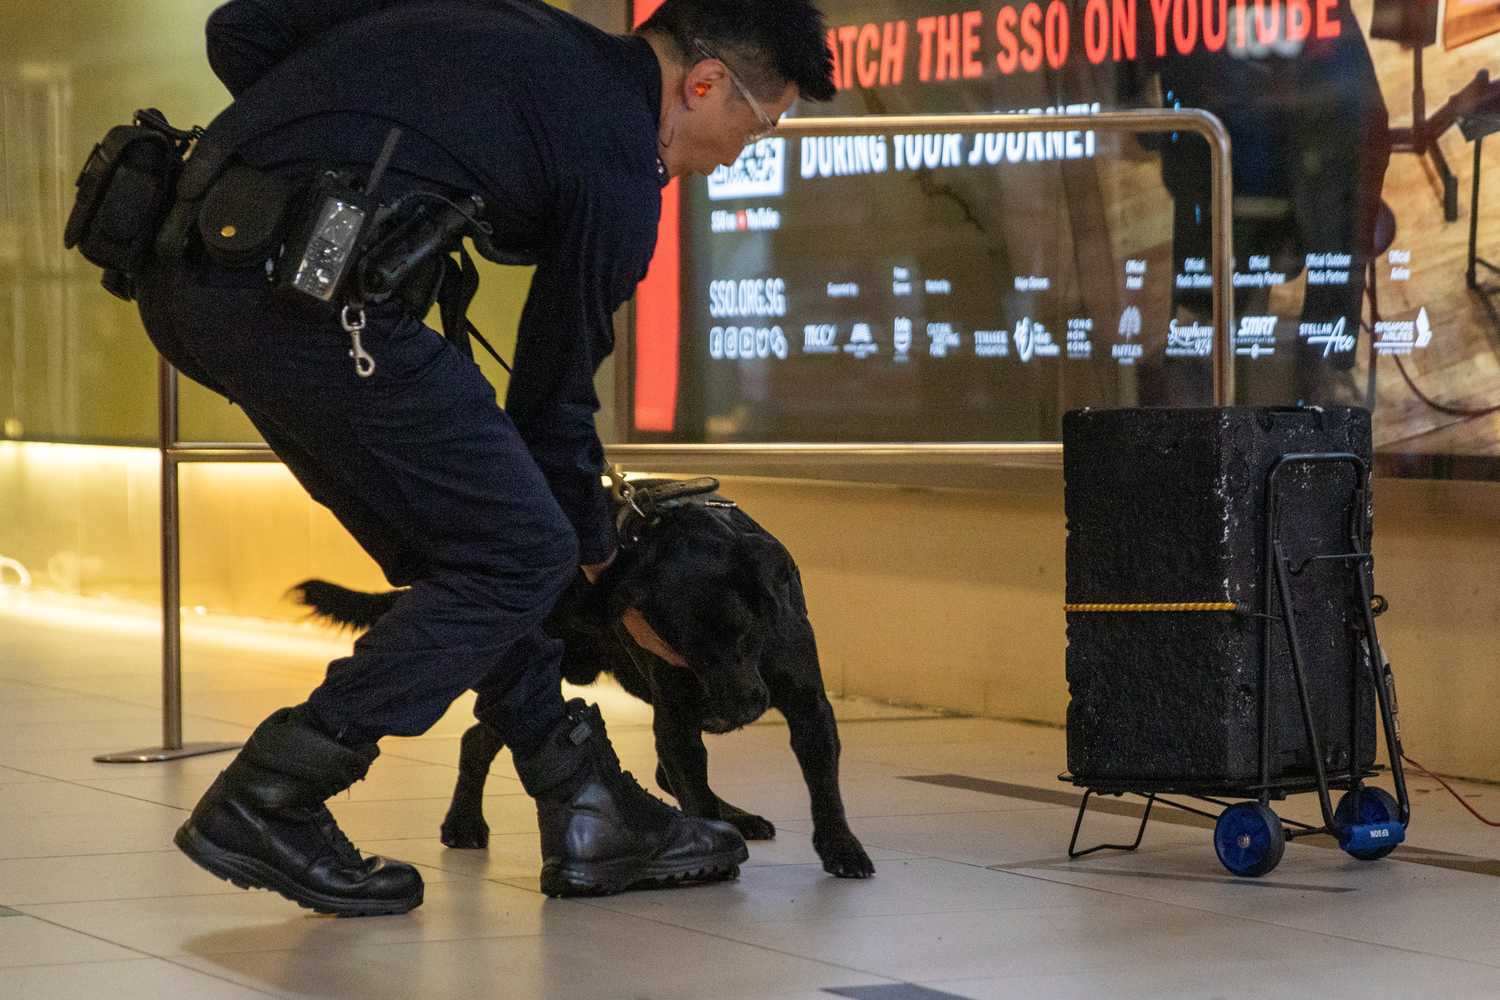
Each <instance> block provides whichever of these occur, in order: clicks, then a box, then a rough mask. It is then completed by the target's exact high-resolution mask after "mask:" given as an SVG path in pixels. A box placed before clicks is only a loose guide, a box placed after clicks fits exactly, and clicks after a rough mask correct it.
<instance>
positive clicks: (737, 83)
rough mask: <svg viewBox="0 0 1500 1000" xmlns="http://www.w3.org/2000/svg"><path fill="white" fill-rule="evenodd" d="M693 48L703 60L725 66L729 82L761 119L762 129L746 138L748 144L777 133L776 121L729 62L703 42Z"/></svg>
mask: <svg viewBox="0 0 1500 1000" xmlns="http://www.w3.org/2000/svg"><path fill="white" fill-rule="evenodd" d="M693 47H694V48H696V49H697V50H698V54H699V55H701V56H702V57H703V58H705V59H717V60H718V61H719V62H720V63H722V64H723V66H724V72H726V73H728V74H729V82H730V83H732V84H734V88H735V89H736V90H738V91H739V92H740V96H741V97H743V98H744V99H745V103H746V104H748V105H750V110H751V111H754V112H755V117H757V118H759V119H760V124H761V127H760V128H759V129H757V130H756V131H754V132H751V133H750V135H749V136H748V137H746V140H745V141H746V143H747V144H748V143H752V142H757V141H759V140H761V139H764V138H765V137H766V136H768V135H770V134H771V133H772V132H774V131H776V121H775V119H773V118H772V117H771V116H770V115H768V114H766V109H765V106H764V105H762V104H761V103H760V102H759V101H757V100H756V99H755V95H754V94H752V93H750V88H749V87H747V86H745V84H744V81H742V80H741V79H740V78H739V74H737V73H735V71H734V69H733V68H732V67H731V66H730V65H729V64H728V63H727V62H724V60H723V59H721V58H719V57H718V56H716V55H714V53H713V50H712V49H710V48H709V47H708V46H707V45H704V44H703V43H702V42H701V41H695V42H693Z"/></svg>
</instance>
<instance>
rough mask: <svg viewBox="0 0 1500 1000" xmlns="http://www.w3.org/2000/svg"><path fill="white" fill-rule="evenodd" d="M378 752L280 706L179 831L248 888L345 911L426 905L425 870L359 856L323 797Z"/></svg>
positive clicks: (199, 856) (180, 840)
mask: <svg viewBox="0 0 1500 1000" xmlns="http://www.w3.org/2000/svg"><path fill="white" fill-rule="evenodd" d="M379 753H380V751H379V749H377V748H376V746H375V744H373V743H371V744H369V745H367V746H361V747H347V746H344V745H343V744H342V743H339V742H337V741H336V740H334V739H332V738H331V737H329V736H328V735H327V734H325V733H324V732H323V731H322V730H320V729H318V728H316V727H315V726H313V724H312V723H311V722H309V721H308V720H307V719H306V718H305V716H304V715H303V713H302V711H301V710H299V709H295V708H283V709H280V710H279V711H277V712H274V713H272V715H271V717H270V718H268V719H266V721H265V722H262V723H261V724H260V725H259V726H258V727H257V728H256V730H255V732H254V733H252V734H251V735H250V739H249V741H248V742H247V743H246V744H245V747H244V749H243V750H241V751H240V755H239V756H238V757H236V758H235V759H234V762H233V763H231V764H230V765H229V767H228V768H226V769H225V770H224V771H223V772H222V773H221V774H220V775H219V777H218V779H217V780H215V781H214V783H213V785H212V786H210V787H209V789H208V791H207V793H205V794H204V796H203V798H202V800H201V801H199V803H198V807H197V808H196V809H194V810H193V815H192V816H190V817H188V821H187V822H186V823H184V824H182V826H181V827H180V828H179V829H178V831H177V836H176V837H175V838H173V839H174V841H175V843H176V844H177V846H178V848H180V849H181V851H182V853H184V854H186V855H187V856H188V857H190V858H192V859H193V860H194V861H196V862H197V863H198V864H199V865H201V866H202V867H204V868H206V869H208V870H209V871H210V872H212V873H213V874H215V875H217V876H219V878H222V879H225V880H227V881H229V882H233V883H234V884H235V885H237V886H239V887H240V888H241V889H250V888H259V889H270V890H271V891H273V892H279V893H280V894H281V895H283V896H285V897H286V898H287V899H290V900H291V901H292V902H294V903H297V904H298V905H300V906H305V907H307V908H308V909H311V910H316V911H317V912H319V913H332V914H337V915H338V916H350V917H355V916H375V915H377V914H382V913H405V912H406V911H407V910H410V909H412V908H413V907H416V906H420V905H421V904H422V876H421V875H419V874H417V870H416V869H415V868H413V867H412V866H411V865H408V864H405V863H404V862H400V861H387V860H386V859H384V858H377V857H370V858H365V857H361V856H360V853H359V851H357V850H355V848H354V845H353V844H351V843H350V842H349V838H347V837H345V836H344V834H343V831H341V830H340V829H339V828H338V824H337V823H336V822H335V821H334V818H333V814H332V813H330V812H329V811H328V807H327V806H325V805H324V804H323V802H324V800H326V799H328V798H329V797H331V796H333V795H337V794H338V793H339V792H342V791H343V790H344V789H346V788H348V787H349V786H350V785H352V784H354V783H355V782H356V781H359V780H360V779H362V778H363V777H364V776H365V772H367V771H368V770H369V769H370V764H371V763H373V762H374V760H375V758H376V756H377V755H379Z"/></svg>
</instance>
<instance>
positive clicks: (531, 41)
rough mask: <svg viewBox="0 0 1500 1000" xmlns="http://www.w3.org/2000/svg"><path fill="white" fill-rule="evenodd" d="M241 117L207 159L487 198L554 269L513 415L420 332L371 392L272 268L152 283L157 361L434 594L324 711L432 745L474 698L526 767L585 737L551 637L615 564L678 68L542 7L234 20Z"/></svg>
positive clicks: (336, 334) (343, 7) (380, 340)
mask: <svg viewBox="0 0 1500 1000" xmlns="http://www.w3.org/2000/svg"><path fill="white" fill-rule="evenodd" d="M208 45H209V59H210V62H211V63H212V65H213V68H214V70H215V72H216V73H217V74H218V75H219V77H220V79H221V80H223V81H224V83H225V85H226V86H227V87H228V88H229V90H230V92H231V93H232V94H233V95H234V97H235V102H234V104H232V105H231V106H230V107H229V109H227V110H226V111H225V112H224V113H223V114H222V115H221V116H220V117H219V118H218V119H216V120H215V121H214V123H212V124H211V125H210V126H209V129H208V139H209V140H211V141H216V142H218V143H219V144H220V145H221V146H226V147H230V148H234V149H236V150H237V155H238V156H239V158H240V159H241V160H243V161H245V162H247V163H249V164H251V165H253V166H256V167H260V168H263V169H267V170H271V171H274V172H281V173H286V174H289V175H296V174H308V175H310V174H311V172H312V171H314V170H316V169H319V168H322V167H326V166H330V165H335V166H355V167H364V168H368V166H369V165H370V164H371V163H373V161H374V160H375V159H376V157H377V156H378V153H379V150H380V148H381V145H382V143H383V142H384V140H385V138H386V136H387V134H388V133H389V131H390V129H391V128H392V126H399V127H400V128H402V130H403V135H402V138H401V140H400V142H399V144H398V145H397V147H396V149H395V153H394V157H393V159H392V161H391V166H390V170H389V173H388V175H387V180H386V182H385V184H384V185H383V186H382V193H399V192H400V191H402V190H406V189H410V188H413V187H423V188H430V189H432V190H435V191H442V192H465V191H472V192H474V193H477V194H479V195H480V196H481V197H482V198H483V199H484V203H485V206H486V211H485V215H486V221H488V222H489V223H490V224H491V225H492V226H493V227H494V231H495V235H494V242H495V243H496V244H497V245H498V246H500V247H501V248H503V249H504V250H506V251H508V252H510V253H511V254H515V255H517V256H519V257H524V258H526V259H529V260H531V261H534V262H535V264H536V275H535V278H534V280H533V284H532V287H531V292H530V295H529V297H528V299H527V302H526V307H525V310H524V312H523V315H522V318H521V323H520V328H519V333H518V342H517V348H516V355H515V366H514V367H515V374H514V376H513V377H512V379H511V382H510V387H509V391H508V394H507V397H506V405H505V410H504V411H502V410H501V409H500V408H499V407H498V406H497V405H496V400H495V394H494V390H493V389H492V388H491V386H490V385H489V383H488V382H487V381H486V380H485V379H484V377H483V376H482V375H481V373H480V371H479V369H478V367H477V366H476V365H475V364H474V363H473V362H472V361H471V360H469V359H468V358H467V357H466V356H465V355H464V354H463V353H461V352H460V351H459V350H457V349H456V348H455V347H454V346H452V345H451V344H449V343H448V342H447V341H445V340H444V339H443V338H442V337H440V336H439V335H438V334H437V333H436V332H435V331H433V330H431V329H429V328H428V327H426V326H425V325H424V324H423V323H422V322H421V321H420V319H418V318H415V317H411V316H408V315H405V314H404V313H403V312H402V311H401V310H400V308H398V307H397V306H394V305H387V306H383V307H379V308H374V309H371V310H370V311H369V315H368V323H369V325H368V328H367V329H366V331H365V332H364V334H363V347H364V349H365V350H366V351H367V352H368V353H369V354H370V356H371V357H372V358H373V359H374V361H375V364H376V368H375V372H374V374H373V375H372V376H371V377H369V378H361V377H359V376H358V375H357V374H356V372H355V368H354V365H353V363H352V361H351V360H350V357H349V353H350V340H349V337H348V335H347V334H346V333H345V332H344V331H343V329H342V328H341V327H340V326H339V324H338V323H337V322H336V321H315V320H310V319H308V318H307V317H305V316H299V315H297V314H295V313H293V312H291V311H289V310H288V309H287V308H285V307H284V306H282V305H281V304H279V302H278V301H277V299H276V298H275V297H274V296H273V294H272V292H271V289H270V288H269V286H268V284H267V282H266V279H265V275H264V271H263V269H260V268H254V267H252V268H247V269H244V270H238V271H236V270H230V269H226V268H221V267H218V266H216V265H212V264H209V263H206V262H201V261H198V262H194V261H192V260H189V261H188V262H185V263H183V264H180V265H171V266H166V265H164V266H162V267H160V268H158V269H157V270H156V271H155V272H154V273H152V274H150V275H149V276H148V277H147V279H146V280H145V281H144V283H143V287H141V288H140V289H139V298H140V301H141V312H142V316H143V319H144V320H145V323H146V326H147V329H148V331H149V332H150V335H151V337H152V340H153V342H154V343H155V344H156V345H157V347H158V348H159V349H160V350H161V352H162V353H163V354H164V355H165V356H166V357H167V359H168V360H169V361H171V362H172V363H173V364H175V365H176V366H177V367H178V368H179V369H180V370H182V371H183V372H184V373H186V374H188V375H189V376H190V377H192V378H194V379H196V380H197V381H200V382H202V383H204V384H205V385H208V386H209V387H210V388H213V389H215V390H216V391H218V392H221V393H222V394H224V395H225V396H227V397H228V398H229V399H231V400H232V401H234V402H235V403H237V404H238V405H240V406H241V407H242V408H243V409H244V411H245V413H246V414H247V415H248V416H249V417H250V419H251V420H252V421H253V422H254V423H255V426H256V427H257V428H258V429H259V430H260V431H261V433H262V434H263V435H264V437H265V439H266V441H267V443H268V444H270V446H271V447H272V448H273V449H274V450H275V451H276V453H277V455H278V456H279V457H280V458H281V459H282V460H283V461H285V463H286V464H287V466H288V467H289V468H290V469H291V470H292V472H293V473H294V474H295V475H296V476H297V478H298V479H299V481H301V483H302V484H303V485H304V486H305V487H306V488H307V490H308V492H309V493H310V494H311V495H312V496H313V497H314V498H315V499H316V500H318V501H319V502H321V503H323V504H325V505H327V506H328V507H329V508H330V509H331V510H332V511H333V512H334V513H335V514H336V515H337V516H338V518H339V520H340V521H341V522H342V523H343V524H344V525H345V527H347V528H348V529H349V531H350V532H351V533H352V534H353V535H354V537H355V538H356V539H357V540H358V541H359V542H360V544H361V545H362V546H363V547H364V548H365V550H366V551H368V552H369V553H370V554H371V555H372V556H373V557H374V558H375V560H376V561H377V562H378V563H379V564H380V566H381V569H382V570H383V571H384V572H385V574H386V576H387V577H388V578H389V579H390V580H391V582H392V583H394V584H398V585H405V586H409V587H410V588H411V589H410V591H409V592H408V593H407V594H406V595H405V596H404V597H402V599H401V600H400V601H398V602H397V604H396V606H395V608H394V610H393V611H392V612H391V613H389V614H387V615H385V616H384V617H382V618H381V619H380V622H379V623H378V624H377V625H376V626H375V627H374V628H372V629H371V630H370V631H369V632H368V633H366V634H365V635H363V636H361V637H360V639H359V640H358V642H357V643H356V644H355V648H354V655H353V656H351V657H348V658H346V659H342V660H338V661H335V662H334V663H333V664H331V665H330V668H329V674H328V677H327V680H326V681H325V682H324V683H323V684H322V685H321V686H320V687H319V688H318V689H317V690H316V691H315V692H314V693H313V694H312V696H311V697H310V699H309V706H310V708H311V710H312V711H313V713H314V715H315V717H316V718H317V719H318V720H319V721H320V722H321V723H322V725H323V726H324V727H325V728H327V729H328V730H329V731H330V732H332V733H334V734H335V735H339V736H341V738H344V739H356V740H373V739H376V738H379V737H380V736H383V735H391V734H396V735H414V734H417V733H420V732H422V731H424V730H425V729H427V728H428V727H429V726H430V725H431V724H432V723H433V722H435V721H436V720H437V719H438V718H439V717H440V716H441V715H442V713H443V712H444V711H445V710H446V708H447V707H448V705H449V704H450V703H451V702H452V700H453V699H454V698H455V697H457V696H458V695H459V694H461V693H462V692H463V691H465V690H466V689H469V688H476V689H477V690H478V691H479V693H480V698H479V703H478V705H477V707H476V714H478V715H479V716H480V717H481V718H482V719H484V720H485V721H487V722H489V723H491V724H492V725H494V726H495V727H496V728H497V729H499V730H500V732H501V733H502V734H504V735H505V736H506V740H507V742H508V743H510V744H511V745H512V746H513V747H514V748H516V749H518V750H521V751H524V750H525V749H527V748H528V747H529V746H530V745H532V744H534V743H535V742H536V741H537V740H539V739H540V737H541V735H542V734H544V733H545V732H546V731H547V730H548V728H549V727H550V726H551V725H552V724H554V723H555V722H556V721H557V719H558V718H559V717H560V716H561V715H562V712H563V703H562V701H561V697H560V694H559V690H558V684H559V680H558V672H557V664H558V660H559V655H560V652H559V649H558V647H557V644H556V643H554V642H552V641H551V640H549V639H547V638H546V637H545V636H544V635H543V634H542V632H541V630H540V623H541V621H542V619H543V618H544V617H545V615H546V614H547V612H548V611H549V610H550V608H551V605H552V603H553V602H554V601H555V599H556V598H557V596H558V595H559V594H560V593H561V592H562V590H563V589H565V588H566V586H567V585H568V584H569V582H570V581H571V580H572V579H573V578H574V576H575V574H576V573H577V566H578V564H579V563H580V562H583V563H591V562H599V561H602V560H604V559H605V558H607V557H608V556H609V554H610V552H611V551H612V550H613V546H614V537H613V527H612V525H611V523H610V519H609V515H608V510H607V505H606V500H605V497H604V494H603V492H602V491H601V490H600V489H599V473H600V471H601V468H602V463H603V451H602V448H601V446H600V444H599V440H598V437H597V435H596V433H595V430H594V413H595V411H596V410H597V409H598V405H599V404H598V399H597V397H596V396H595V393H594V388H593V377H594V374H595V371H596V370H597V368H598V366H599V364H600V362H601V361H602V360H603V359H604V358H605V357H606V356H607V355H608V354H609V352H610V350H611V349H612V347H613V337H612V331H611V314H612V313H613V312H614V310H615V309H616V308H617V307H618V306H619V305H620V304H621V303H622V302H624V301H625V300H626V299H627V298H628V297H629V296H630V295H631V294H632V293H633V291H634V289H635V286H636V284H637V283H638V282H639V281H640V279H641V278H642V277H643V276H644V274H645V271H646V266H647V264H648V262H649V260H650V257H651V254H652V251H653V250H654V247H655V240H656V228H657V221H658V216H659V214H660V204H661V199H660V182H661V174H662V172H661V169H660V164H659V161H658V160H657V156H656V147H657V127H658V126H657V118H658V114H659V110H660V102H661V77H660V69H659V66H658V63H657V61H656V57H655V55H654V54H653V52H652V50H651V48H650V46H649V45H648V44H647V43H646V42H645V41H644V40H642V39H639V38H632V37H622V36H613V35H609V34H606V33H603V32H601V31H598V30H597V29H595V28H593V27H591V26H589V25H587V24H585V23H584V22H582V21H579V20H578V19H576V18H574V17H571V16H569V15H567V14H565V13H562V12H560V11H558V10H556V9H553V8H550V7H548V6H546V5H544V4H541V3H533V2H528V0H405V2H402V0H232V2H230V3H227V4H225V5H224V6H222V7H220V8H219V9H218V10H217V11H216V12H215V13H214V15H213V17H212V18H211V19H210V22H209V27H208Z"/></svg>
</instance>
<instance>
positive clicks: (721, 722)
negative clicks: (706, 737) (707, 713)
mask: <svg viewBox="0 0 1500 1000" xmlns="http://www.w3.org/2000/svg"><path fill="white" fill-rule="evenodd" d="M733 728H734V726H732V725H730V723H729V720H728V719H719V718H712V719H704V720H703V731H704V732H706V733H715V734H723V733H727V732H729V731H730V730H731V729H733Z"/></svg>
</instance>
